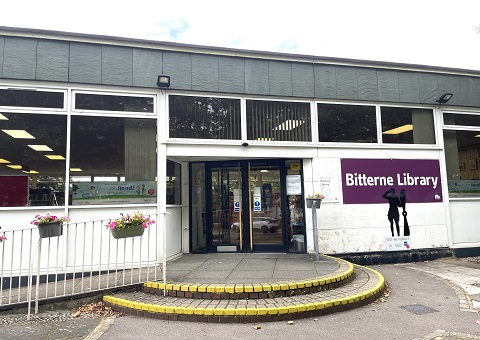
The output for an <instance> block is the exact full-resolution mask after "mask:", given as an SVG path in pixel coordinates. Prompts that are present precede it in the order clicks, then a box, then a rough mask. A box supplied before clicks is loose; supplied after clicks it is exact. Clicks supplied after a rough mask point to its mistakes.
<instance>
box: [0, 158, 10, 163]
mask: <svg viewBox="0 0 480 340" xmlns="http://www.w3.org/2000/svg"><path fill="white" fill-rule="evenodd" d="M8 163H10V161H7V160H6V159H3V158H0V164H8Z"/></svg>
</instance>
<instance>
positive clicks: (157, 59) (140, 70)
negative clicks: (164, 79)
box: [133, 48, 163, 87]
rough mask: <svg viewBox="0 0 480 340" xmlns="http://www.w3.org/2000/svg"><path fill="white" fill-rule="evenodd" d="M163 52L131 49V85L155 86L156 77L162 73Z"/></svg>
mask: <svg viewBox="0 0 480 340" xmlns="http://www.w3.org/2000/svg"><path fill="white" fill-rule="evenodd" d="M162 68H163V53H162V52H161V51H153V50H146V49H139V48H134V49H133V86H141V87H157V78H158V76H160V75H163V71H162Z"/></svg>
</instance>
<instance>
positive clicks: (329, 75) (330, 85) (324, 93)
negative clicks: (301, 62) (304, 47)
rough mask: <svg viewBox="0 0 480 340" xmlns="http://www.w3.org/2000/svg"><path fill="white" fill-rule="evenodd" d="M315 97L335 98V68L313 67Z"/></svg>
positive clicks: (325, 66)
mask: <svg viewBox="0 0 480 340" xmlns="http://www.w3.org/2000/svg"><path fill="white" fill-rule="evenodd" d="M314 76H315V97H317V98H319V99H323V98H333V99H336V98H337V77H336V68H335V66H327V65H315V67H314Z"/></svg>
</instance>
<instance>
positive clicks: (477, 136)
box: [0, 135, 480, 163]
mask: <svg viewBox="0 0 480 340" xmlns="http://www.w3.org/2000/svg"><path fill="white" fill-rule="evenodd" d="M474 137H476V138H480V135H475V136H474ZM0 163H1V162H0Z"/></svg>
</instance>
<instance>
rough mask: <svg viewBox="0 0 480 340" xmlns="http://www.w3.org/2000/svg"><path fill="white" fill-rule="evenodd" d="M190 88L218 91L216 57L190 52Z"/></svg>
mask: <svg viewBox="0 0 480 340" xmlns="http://www.w3.org/2000/svg"><path fill="white" fill-rule="evenodd" d="M192 90H196V91H212V92H218V57H217V56H211V55H201V54H192Z"/></svg>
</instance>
